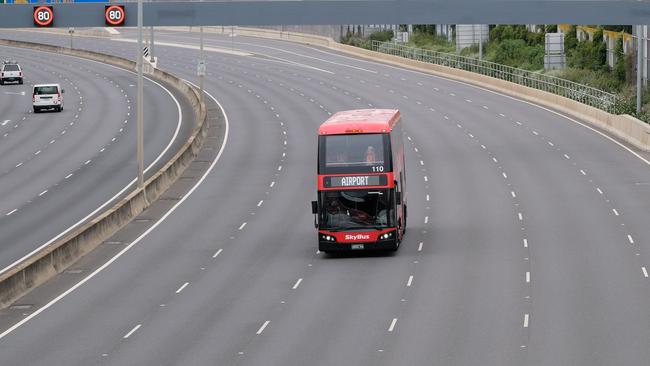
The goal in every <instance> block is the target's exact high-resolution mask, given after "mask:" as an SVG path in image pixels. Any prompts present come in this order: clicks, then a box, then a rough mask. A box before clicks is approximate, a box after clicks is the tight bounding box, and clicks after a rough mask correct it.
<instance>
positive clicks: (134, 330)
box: [123, 324, 142, 339]
mask: <svg viewBox="0 0 650 366" xmlns="http://www.w3.org/2000/svg"><path fill="white" fill-rule="evenodd" d="M141 326H142V324H138V325H136V326H135V327H133V329H131V330H130V331H129V332H128V333H126V334H125V335H124V337H123V338H124V339H127V338H129V337H130V336H132V335H133V333H135V332H137V331H138V329H140V327H141Z"/></svg>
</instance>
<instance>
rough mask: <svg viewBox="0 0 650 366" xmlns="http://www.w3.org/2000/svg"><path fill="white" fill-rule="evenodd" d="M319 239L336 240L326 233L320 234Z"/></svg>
mask: <svg viewBox="0 0 650 366" xmlns="http://www.w3.org/2000/svg"><path fill="white" fill-rule="evenodd" d="M320 240H324V241H336V239H335V238H334V237H333V236H332V235H327V234H320Z"/></svg>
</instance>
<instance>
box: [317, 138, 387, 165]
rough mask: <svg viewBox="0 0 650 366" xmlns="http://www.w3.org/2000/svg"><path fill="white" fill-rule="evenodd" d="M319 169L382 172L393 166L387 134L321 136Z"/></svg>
mask: <svg viewBox="0 0 650 366" xmlns="http://www.w3.org/2000/svg"><path fill="white" fill-rule="evenodd" d="M319 149H320V151H319V156H320V158H319V167H318V170H319V173H320V174H345V173H382V172H388V171H390V168H391V164H390V163H391V159H390V138H389V135H388V134H380V133H375V134H354V135H328V136H321V137H320V138H319Z"/></svg>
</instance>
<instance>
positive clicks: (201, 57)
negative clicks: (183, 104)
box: [198, 26, 205, 103]
mask: <svg viewBox="0 0 650 366" xmlns="http://www.w3.org/2000/svg"><path fill="white" fill-rule="evenodd" d="M199 34H200V36H199V40H200V41H199V42H200V44H201V45H200V51H199V64H200V65H203V66H201V67H202V68H203V69H202V70H199V73H198V74H199V100H200V101H201V103H203V77H204V74H205V54H204V52H203V26H201V27H200V29H199Z"/></svg>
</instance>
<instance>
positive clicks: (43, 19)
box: [34, 6, 54, 27]
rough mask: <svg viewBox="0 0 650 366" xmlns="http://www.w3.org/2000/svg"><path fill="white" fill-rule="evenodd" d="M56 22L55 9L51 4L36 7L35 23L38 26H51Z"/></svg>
mask: <svg viewBox="0 0 650 366" xmlns="http://www.w3.org/2000/svg"><path fill="white" fill-rule="evenodd" d="M52 24H54V9H53V8H52V7H51V6H35V7H34V25H35V26H37V27H51V26H52Z"/></svg>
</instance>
